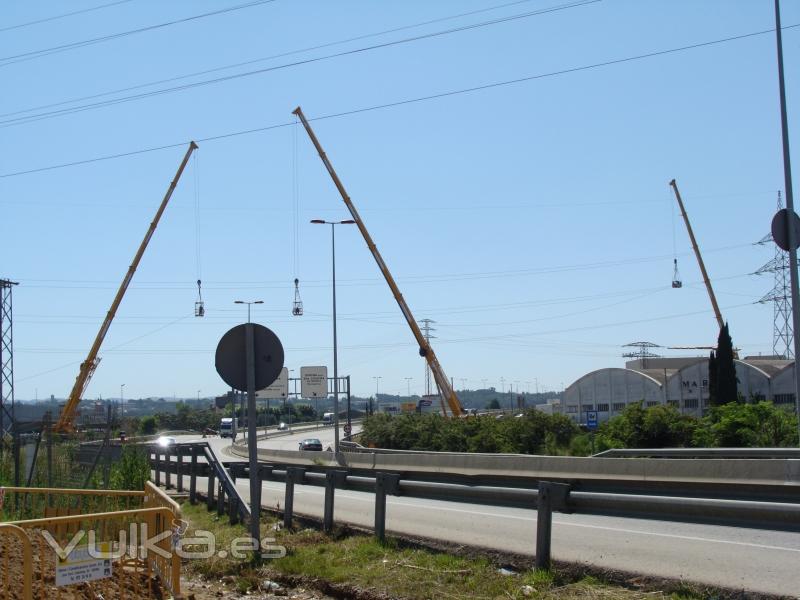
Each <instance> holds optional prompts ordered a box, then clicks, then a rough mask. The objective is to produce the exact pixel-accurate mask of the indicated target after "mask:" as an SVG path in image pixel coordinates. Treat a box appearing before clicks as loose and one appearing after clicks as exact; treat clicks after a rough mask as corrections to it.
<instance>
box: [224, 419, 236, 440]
mask: <svg viewBox="0 0 800 600" xmlns="http://www.w3.org/2000/svg"><path fill="white" fill-rule="evenodd" d="M238 427H239V419H237V418H236V417H222V419H220V422H219V437H221V438H226V437H230V438H235V437H236V430H237V429H238Z"/></svg>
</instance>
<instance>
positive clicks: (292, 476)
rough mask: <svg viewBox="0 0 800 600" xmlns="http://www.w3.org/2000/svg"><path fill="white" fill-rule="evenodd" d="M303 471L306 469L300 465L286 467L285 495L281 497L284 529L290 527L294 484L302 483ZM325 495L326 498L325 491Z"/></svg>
mask: <svg viewBox="0 0 800 600" xmlns="http://www.w3.org/2000/svg"><path fill="white" fill-rule="evenodd" d="M305 473H306V470H305V469H303V468H302V467H287V468H286V496H285V497H284V499H283V527H284V528H285V529H291V528H292V516H293V513H294V484H295V483H302V482H303V477H304V476H305ZM326 490H327V488H326ZM325 497H326V498H327V492H326V496H325ZM326 506H327V504H326Z"/></svg>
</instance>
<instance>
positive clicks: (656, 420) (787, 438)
mask: <svg viewBox="0 0 800 600" xmlns="http://www.w3.org/2000/svg"><path fill="white" fill-rule="evenodd" d="M359 439H360V442H361V443H362V444H363V445H365V446H374V447H379V448H392V449H396V450H427V451H438V452H507V453H515V454H545V455H572V456H587V455H589V454H591V452H592V448H593V447H594V449H595V451H596V452H601V451H603V450H607V449H609V448H681V447H685V448H693V447H696V448H714V447H720V448H726V447H727V448H730V447H746V448H757V447H796V446H797V444H798V438H797V426H796V419H795V417H794V414H793V413H792V412H791V411H790V410H787V409H785V408H783V407H779V406H774V405H773V404H772V403H771V402H766V401H761V402H754V403H744V402H731V403H727V404H723V405H720V406H715V407H712V408H711V410H710V411H709V413H708V415H707V416H705V417H703V418H697V417H693V416H690V415H683V414H681V413H680V411H679V410H678V409H677V408H675V407H673V406H671V405H658V406H652V407H645V406H644V405H643V403H641V402H639V403H635V404H630V405H628V406H627V407H626V408H625V410H624V411H623V412H622V413H621V414H620V415H618V416H615V417H613V418H612V419H610V420H609V421H607V422H605V423H602V424H601V425H600V427H599V428H598V429H597V431H596V432H594V433H589V432H586V431H582V430H581V429H580V428H579V427H578V426H577V425H576V424H574V423H573V422H572V421H571V420H570V419H569V418H567V417H566V416H564V415H547V414H544V413H542V412H538V411H536V410H535V409H529V410H528V411H526V412H525V413H524V414H523V416H522V417H512V416H508V415H506V416H504V417H503V418H500V419H497V418H495V416H494V415H486V416H478V417H467V418H464V419H449V418H443V417H441V416H440V415H436V414H405V415H397V416H390V415H388V414H376V415H373V416H370V417H367V418H366V419H365V421H364V426H363V432H362V433H361V435H360V437H359Z"/></svg>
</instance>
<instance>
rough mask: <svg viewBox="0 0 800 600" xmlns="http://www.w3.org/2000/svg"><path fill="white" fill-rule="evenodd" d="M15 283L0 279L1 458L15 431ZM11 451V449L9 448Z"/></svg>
mask: <svg viewBox="0 0 800 600" xmlns="http://www.w3.org/2000/svg"><path fill="white" fill-rule="evenodd" d="M15 285H17V283H16V282H14V281H9V280H8V279H0V456H2V453H3V452H4V451H5V450H6V448H5V445H6V443H7V442H10V440H11V435H10V434H12V433H13V430H14V424H15V420H14V335H13V319H12V303H11V290H12V288H13V287H14V286H15ZM9 446H10V444H9ZM9 449H10V448H9Z"/></svg>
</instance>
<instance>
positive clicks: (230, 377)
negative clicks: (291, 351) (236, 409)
mask: <svg viewBox="0 0 800 600" xmlns="http://www.w3.org/2000/svg"><path fill="white" fill-rule="evenodd" d="M247 327H252V328H253V345H254V347H255V348H254V350H255V353H254V355H255V379H256V385H255V388H256V389H257V390H258V389H263V388H265V387H267V386H268V385H269V384H270V383H272V382H273V381H275V378H276V377H278V375H279V374H280V372H281V369H282V368H283V345H282V344H281V341H280V340H279V339H278V336H277V335H275V334H274V333H273V332H272V331H270V330H269V329H267V328H266V327H264V326H263V325H259V324H257V323H247V324H242V325H237V326H236V327H233V328H231V329H229V330H228V331H227V332H226V333H225V335H223V336H222V339H220V341H219V344H217V352H216V355H215V356H214V365H215V366H216V368H217V373H219V376H220V377H222V380H223V381H224V382H225V383H227V384H228V385H229V386H231V387H232V388H234V389H237V390H240V391H243V392H246V391H247V349H246V347H245V340H246V330H247V329H246V328H247Z"/></svg>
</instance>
